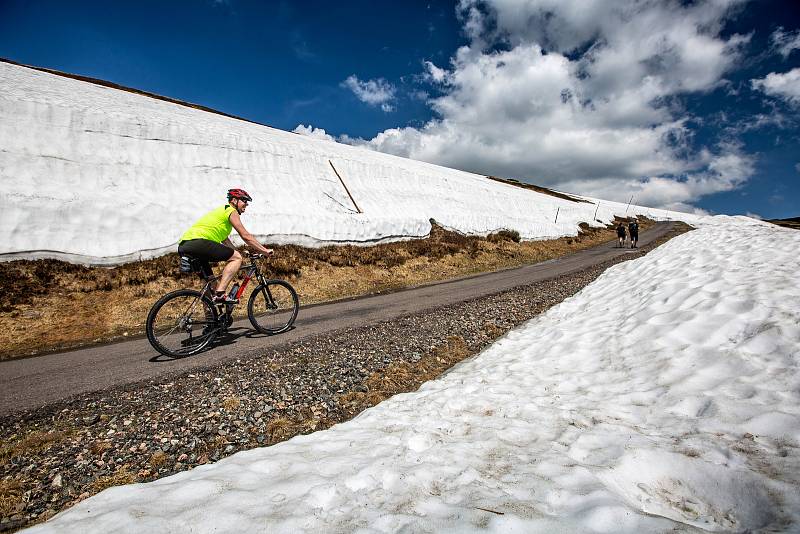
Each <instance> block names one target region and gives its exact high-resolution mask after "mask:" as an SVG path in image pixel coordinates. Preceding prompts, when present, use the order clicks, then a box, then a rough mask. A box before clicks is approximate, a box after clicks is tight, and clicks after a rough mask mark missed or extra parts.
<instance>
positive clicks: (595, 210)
mask: <svg viewBox="0 0 800 534" xmlns="http://www.w3.org/2000/svg"><path fill="white" fill-rule="evenodd" d="M599 209H600V203H599V202H598V203H597V207H596V208H595V209H594V217H592V219H594V220H595V221H596V220H597V210H599Z"/></svg>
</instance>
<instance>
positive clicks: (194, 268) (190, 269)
mask: <svg viewBox="0 0 800 534" xmlns="http://www.w3.org/2000/svg"><path fill="white" fill-rule="evenodd" d="M180 269H181V272H182V273H195V272H198V271H199V270H200V265H199V264H198V261H197V258H192V257H190V256H181V267H180Z"/></svg>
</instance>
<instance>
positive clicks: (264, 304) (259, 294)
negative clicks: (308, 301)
mask: <svg viewBox="0 0 800 534" xmlns="http://www.w3.org/2000/svg"><path fill="white" fill-rule="evenodd" d="M299 309H300V300H299V299H298V298H297V292H296V291H295V290H294V288H293V287H292V286H291V285H289V283H288V282H284V281H283V280H267V282H266V283H265V284H262V285H260V286H258V287H257V288H255V289H254V290H253V293H252V294H251V295H250V300H248V301H247V317H248V318H249V319H250V322H251V323H252V324H253V327H254V328H255V329H256V330H258V331H259V332H261V333H262V334H280V333H281V332H285V331H287V330H289V328H291V327H292V324H293V323H294V320H295V319H296V318H297V311H298V310H299Z"/></svg>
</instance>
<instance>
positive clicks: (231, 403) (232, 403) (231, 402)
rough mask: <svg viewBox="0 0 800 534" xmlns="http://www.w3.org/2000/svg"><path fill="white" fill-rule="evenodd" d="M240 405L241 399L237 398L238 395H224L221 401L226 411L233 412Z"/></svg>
mask: <svg viewBox="0 0 800 534" xmlns="http://www.w3.org/2000/svg"><path fill="white" fill-rule="evenodd" d="M241 405H242V401H241V400H239V397H226V398H225V399H224V400H223V401H222V407H223V408H225V411H226V412H234V411H236V410H238V409H239V406H241Z"/></svg>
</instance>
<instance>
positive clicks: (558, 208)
mask: <svg viewBox="0 0 800 534" xmlns="http://www.w3.org/2000/svg"><path fill="white" fill-rule="evenodd" d="M560 209H561V206H559V207H557V208H556V220H555V221H553V222H554V223H557V222H558V210H560Z"/></svg>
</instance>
